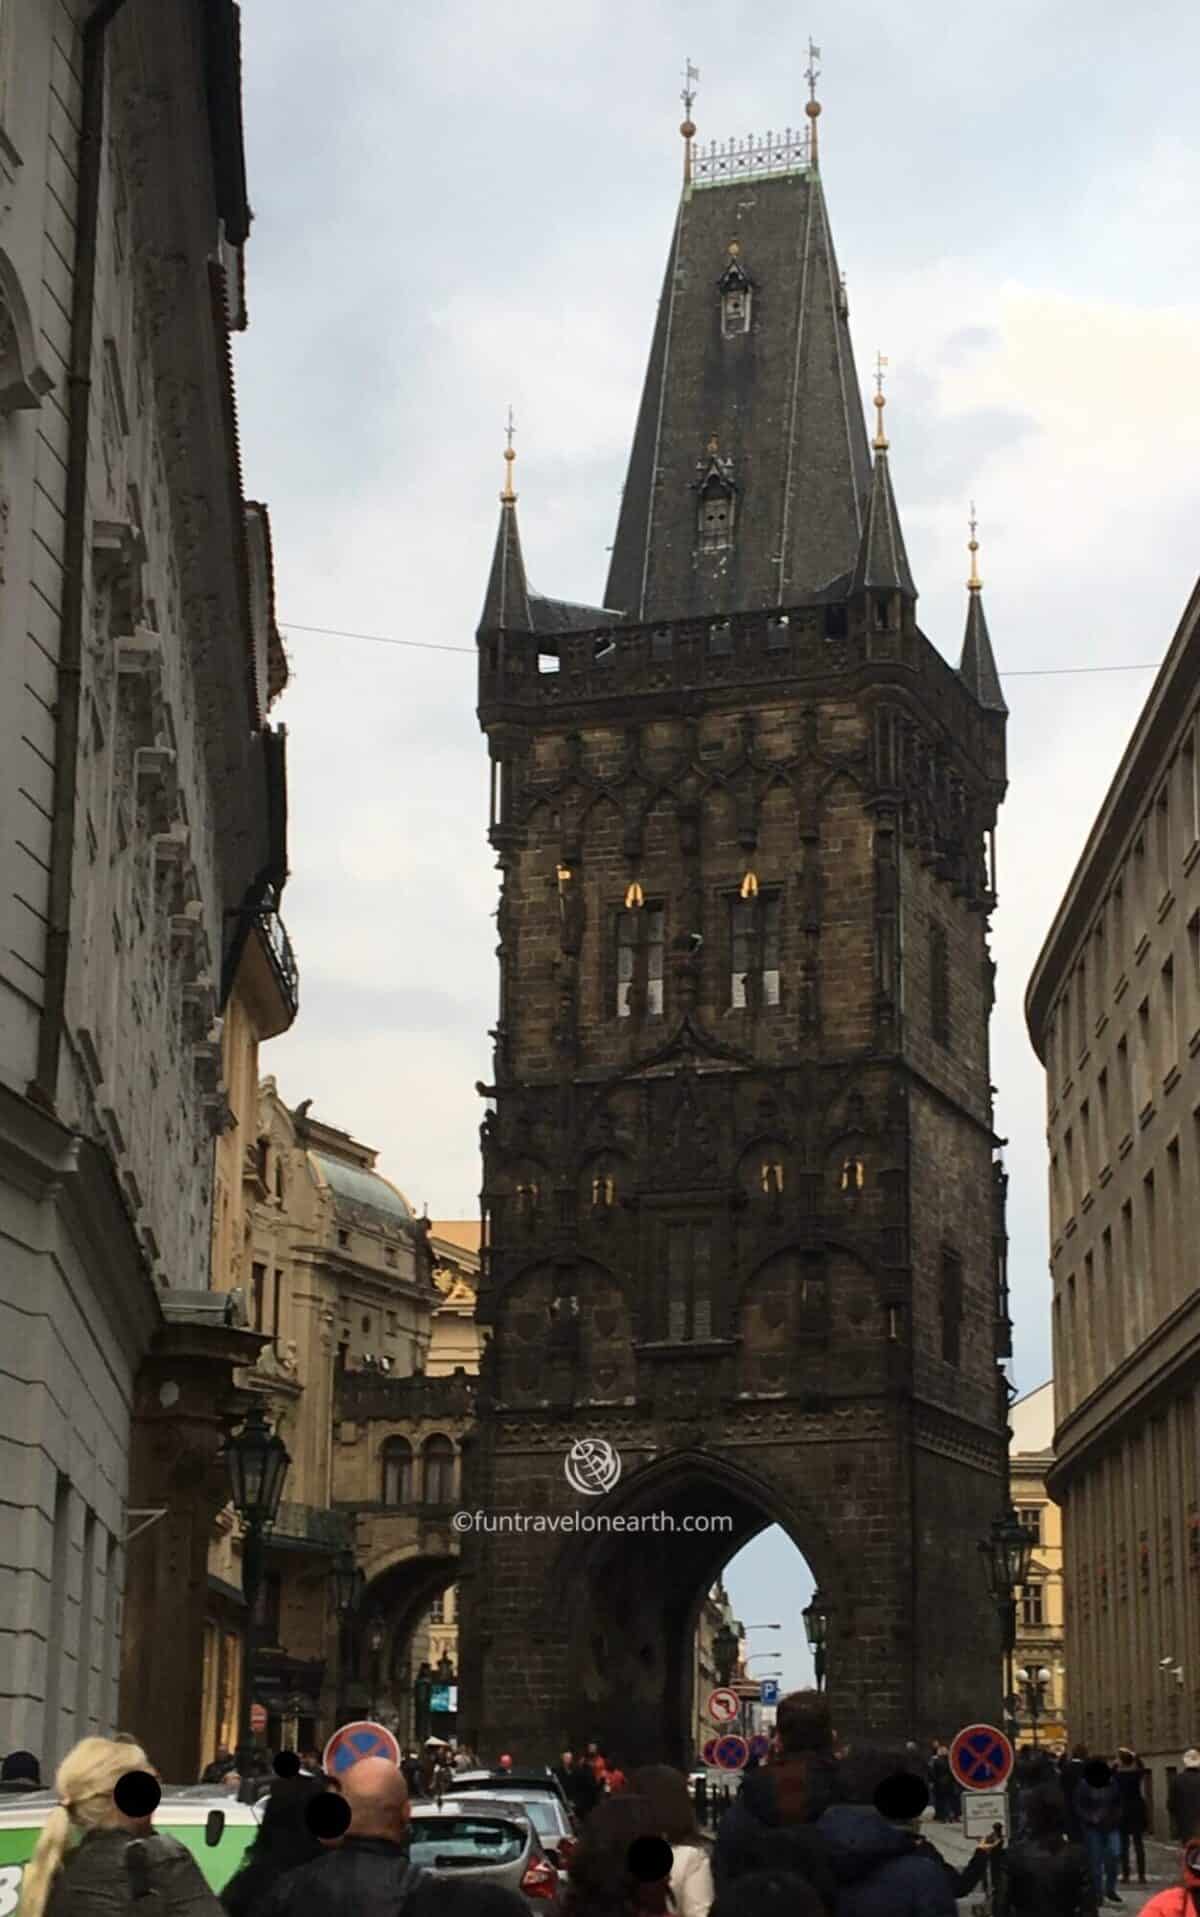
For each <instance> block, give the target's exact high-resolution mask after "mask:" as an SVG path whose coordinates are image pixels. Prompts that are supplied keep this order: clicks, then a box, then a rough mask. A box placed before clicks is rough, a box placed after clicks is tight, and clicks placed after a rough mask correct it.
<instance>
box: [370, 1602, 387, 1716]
mask: <svg viewBox="0 0 1200 1917" xmlns="http://www.w3.org/2000/svg"><path fill="white" fill-rule="evenodd" d="M386 1631H387V1627H386V1626H385V1624H384V1621H383V1613H382V1611H372V1613H371V1615H370V1617H369V1618H368V1620H367V1649H368V1650H369V1651H370V1653H371V1716H372V1718H373V1719H378V1716H379V1658H380V1653H381V1652H382V1650H383V1640H384V1637H385V1636H386Z"/></svg>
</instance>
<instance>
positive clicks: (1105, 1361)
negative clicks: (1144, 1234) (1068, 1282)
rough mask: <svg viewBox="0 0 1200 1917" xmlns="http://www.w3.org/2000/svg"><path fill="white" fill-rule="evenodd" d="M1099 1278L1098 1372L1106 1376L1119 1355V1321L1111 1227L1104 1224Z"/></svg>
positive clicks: (1101, 1237) (1101, 1238)
mask: <svg viewBox="0 0 1200 1917" xmlns="http://www.w3.org/2000/svg"><path fill="white" fill-rule="evenodd" d="M1100 1279H1101V1283H1102V1285H1103V1287H1104V1296H1103V1300H1102V1303H1101V1306H1100V1326H1099V1330H1100V1338H1099V1340H1098V1345H1097V1355H1098V1358H1099V1362H1100V1374H1101V1376H1102V1377H1105V1378H1106V1377H1107V1376H1108V1374H1109V1372H1110V1371H1111V1370H1112V1368H1113V1366H1114V1365H1115V1364H1116V1363H1117V1360H1118V1358H1119V1357H1120V1351H1121V1345H1120V1323H1119V1320H1118V1318H1117V1296H1116V1287H1115V1282H1114V1278H1113V1242H1112V1227H1111V1226H1110V1225H1106V1226H1105V1228H1104V1230H1103V1232H1102V1233H1101V1236H1100Z"/></svg>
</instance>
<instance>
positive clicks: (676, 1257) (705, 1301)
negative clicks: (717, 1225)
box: [665, 1223, 712, 1344]
mask: <svg viewBox="0 0 1200 1917" xmlns="http://www.w3.org/2000/svg"><path fill="white" fill-rule="evenodd" d="M666 1236H667V1245H666V1254H667V1255H666V1260H665V1264H666V1274H667V1327H666V1329H667V1338H668V1339H669V1341H670V1342H671V1343H672V1344H687V1343H690V1342H692V1341H693V1340H695V1339H698V1338H711V1337H712V1269H711V1263H712V1261H711V1240H710V1236H709V1229H708V1226H707V1225H701V1224H691V1223H685V1224H677V1225H668V1226H667V1234H666Z"/></svg>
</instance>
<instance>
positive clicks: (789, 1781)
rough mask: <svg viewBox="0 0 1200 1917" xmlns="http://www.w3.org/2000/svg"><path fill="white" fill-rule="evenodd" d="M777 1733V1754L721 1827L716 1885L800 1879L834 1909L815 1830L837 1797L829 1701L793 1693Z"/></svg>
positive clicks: (753, 1776)
mask: <svg viewBox="0 0 1200 1917" xmlns="http://www.w3.org/2000/svg"><path fill="white" fill-rule="evenodd" d="M775 1729H776V1733H777V1736H778V1740H779V1749H778V1751H777V1752H776V1753H775V1754H774V1755H773V1756H772V1757H771V1759H770V1760H769V1762H768V1763H766V1764H762V1765H760V1766H759V1768H758V1769H757V1770H754V1771H751V1773H750V1775H749V1776H748V1777H747V1778H746V1779H745V1781H744V1783H743V1786H742V1790H741V1792H740V1794H739V1796H738V1797H737V1799H736V1801H735V1802H734V1803H732V1804H731V1805H730V1806H729V1809H728V1810H727V1811H726V1812H725V1814H724V1816H723V1817H722V1819H721V1822H720V1824H719V1826H718V1828H717V1837H716V1843H715V1846H714V1849H713V1859H712V1867H713V1879H714V1881H715V1883H716V1887H717V1890H718V1892H720V1891H722V1890H724V1889H726V1888H727V1887H728V1886H729V1885H731V1884H734V1883H736V1882H737V1881H738V1879H739V1878H742V1877H747V1876H749V1875H750V1873H751V1872H752V1871H762V1870H773V1871H777V1872H785V1873H788V1872H791V1873H795V1874H796V1875H798V1876H801V1877H807V1878H808V1880H809V1881H810V1882H811V1883H814V1884H815V1885H816V1887H817V1889H818V1890H819V1891H820V1893H821V1895H822V1898H823V1899H824V1901H825V1903H826V1907H827V1908H828V1909H830V1910H832V1908H833V1902H834V1884H833V1879H832V1877H831V1875H830V1872H829V1860H828V1856H827V1853H826V1849H825V1846H824V1844H823V1843H822V1841H821V1839H820V1838H819V1837H818V1836H817V1835H816V1832H815V1830H814V1826H815V1824H816V1821H817V1819H818V1818H819V1817H820V1815H821V1813H822V1812H823V1811H824V1810H826V1809H827V1808H828V1807H829V1805H830V1804H833V1803H836V1802H837V1799H838V1796H839V1790H838V1770H837V1762H836V1760H835V1758H834V1755H833V1725H832V1721H831V1719H830V1715H829V1703H828V1700H827V1699H826V1697H825V1696H824V1694H823V1693H822V1692H820V1691H792V1692H791V1693H790V1694H789V1695H788V1696H787V1697H784V1698H781V1699H780V1703H779V1708H778V1711H777V1713H776V1719H775Z"/></svg>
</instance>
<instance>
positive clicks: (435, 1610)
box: [429, 1594, 446, 1624]
mask: <svg viewBox="0 0 1200 1917" xmlns="http://www.w3.org/2000/svg"><path fill="white" fill-rule="evenodd" d="M445 1621H446V1607H445V1604H444V1603H443V1601H442V1598H441V1595H440V1594H439V1595H438V1596H437V1597H435V1598H434V1600H433V1603H432V1604H431V1605H430V1607H429V1622H430V1623H431V1624H444V1623H445Z"/></svg>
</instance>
